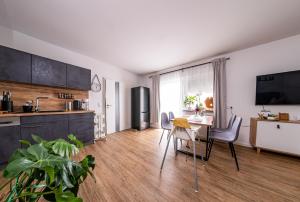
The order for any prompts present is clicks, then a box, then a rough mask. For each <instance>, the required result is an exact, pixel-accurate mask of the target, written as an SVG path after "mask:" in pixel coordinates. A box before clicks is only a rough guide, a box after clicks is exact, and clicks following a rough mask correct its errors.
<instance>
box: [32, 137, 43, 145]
mask: <svg viewBox="0 0 300 202" xmlns="http://www.w3.org/2000/svg"><path fill="white" fill-rule="evenodd" d="M31 137H32V139H33V140H34V141H35V142H36V143H38V144H40V143H42V142H44V141H45V140H43V139H42V138H41V137H40V136H37V135H31Z"/></svg>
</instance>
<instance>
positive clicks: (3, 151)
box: [0, 126, 21, 165]
mask: <svg viewBox="0 0 300 202" xmlns="http://www.w3.org/2000/svg"><path fill="white" fill-rule="evenodd" d="M20 139H21V138H20V126H7V127H0V140H1V141H0V165H1V164H4V163H6V162H7V161H8V160H9V158H10V156H11V155H12V154H13V152H14V151H15V150H16V149H18V148H20V143H19V140H20Z"/></svg>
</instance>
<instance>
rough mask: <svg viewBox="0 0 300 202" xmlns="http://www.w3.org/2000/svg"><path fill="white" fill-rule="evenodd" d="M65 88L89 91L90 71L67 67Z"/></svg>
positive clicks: (72, 66)
mask: <svg viewBox="0 0 300 202" xmlns="http://www.w3.org/2000/svg"><path fill="white" fill-rule="evenodd" d="M67 88H71V89H79V90H91V70H89V69H85V68H81V67H77V66H74V65H67Z"/></svg>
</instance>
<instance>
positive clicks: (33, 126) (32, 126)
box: [22, 125, 43, 128]
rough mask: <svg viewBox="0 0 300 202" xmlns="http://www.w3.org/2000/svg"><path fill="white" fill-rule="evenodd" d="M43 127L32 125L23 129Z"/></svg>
mask: <svg viewBox="0 0 300 202" xmlns="http://www.w3.org/2000/svg"><path fill="white" fill-rule="evenodd" d="M42 126H43V125H31V126H22V127H23V128H38V127H42Z"/></svg>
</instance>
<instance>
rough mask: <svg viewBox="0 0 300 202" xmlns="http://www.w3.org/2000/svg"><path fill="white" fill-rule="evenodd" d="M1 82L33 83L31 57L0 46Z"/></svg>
mask: <svg viewBox="0 0 300 202" xmlns="http://www.w3.org/2000/svg"><path fill="white" fill-rule="evenodd" d="M0 80H1V81H14V82H21V83H31V55H30V54H29V53H25V52H22V51H18V50H15V49H11V48H7V47H4V46H0Z"/></svg>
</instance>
